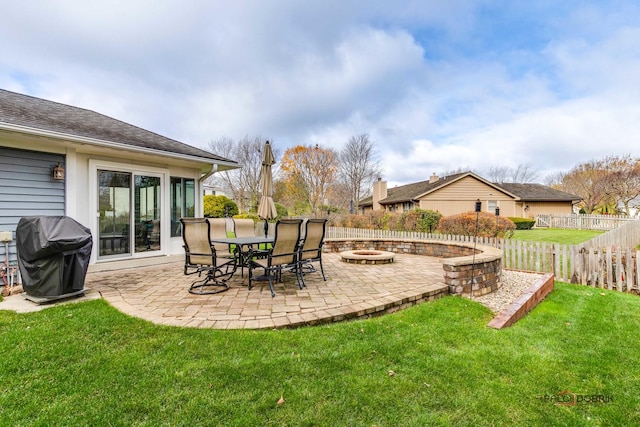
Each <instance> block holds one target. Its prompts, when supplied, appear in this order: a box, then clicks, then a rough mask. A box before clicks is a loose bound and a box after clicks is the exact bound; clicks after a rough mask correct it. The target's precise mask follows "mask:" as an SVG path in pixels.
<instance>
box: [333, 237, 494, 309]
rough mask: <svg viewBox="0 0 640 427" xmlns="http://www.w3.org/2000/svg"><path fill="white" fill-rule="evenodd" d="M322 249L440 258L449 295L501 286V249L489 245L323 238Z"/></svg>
mask: <svg viewBox="0 0 640 427" xmlns="http://www.w3.org/2000/svg"><path fill="white" fill-rule="evenodd" d="M474 246H475V248H474ZM324 250H325V251H329V252H344V251H353V250H378V251H387V252H394V253H400V254H402V253H406V254H414V255H424V256H432V257H436V258H441V262H442V266H443V267H442V268H443V270H444V282H445V284H446V285H447V286H449V293H451V294H469V293H472V295H473V296H481V295H485V294H488V293H489V292H493V291H495V290H497V289H498V288H499V287H500V276H501V275H502V251H500V250H499V249H496V248H492V247H490V246H484V245H471V244H469V243H461V242H443V241H441V240H396V239H358V240H355V239H354V240H352V239H349V240H342V239H326V240H325V242H324Z"/></svg>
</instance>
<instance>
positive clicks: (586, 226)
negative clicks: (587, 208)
mask: <svg viewBox="0 0 640 427" xmlns="http://www.w3.org/2000/svg"><path fill="white" fill-rule="evenodd" d="M631 221H638V219H637V218H629V217H628V216H623V215H576V214H573V215H536V227H538V228H570V229H577V230H613V229H614V228H618V227H620V226H621V225H623V224H626V223H628V222H631Z"/></svg>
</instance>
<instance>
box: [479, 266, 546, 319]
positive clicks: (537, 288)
mask: <svg viewBox="0 0 640 427" xmlns="http://www.w3.org/2000/svg"><path fill="white" fill-rule="evenodd" d="M554 283H555V276H554V275H553V273H546V274H543V275H542V277H541V278H540V279H538V280H537V281H536V282H535V283H534V284H533V285H531V286H530V287H529V288H527V290H525V291H524V292H523V293H522V295H520V297H519V298H518V299H517V300H515V301H514V302H512V303H511V304H510V305H509V306H508V307H507V308H505V309H504V310H502V311H501V312H500V313H498V315H497V316H496V317H494V318H493V319H492V320H491V321H490V322H489V323H488V324H487V326H488V327H490V328H494V329H502V328H506V327H507V326H511V325H513V324H514V323H516V322H517V321H518V320H520V319H522V318H523V317H524V316H525V315H526V314H527V313H528V312H530V311H531V310H533V308H534V307H535V306H537V305H538V304H539V303H540V302H541V301H542V300H544V299H545V297H546V296H547V295H549V293H550V292H551V291H552V290H553V288H554Z"/></svg>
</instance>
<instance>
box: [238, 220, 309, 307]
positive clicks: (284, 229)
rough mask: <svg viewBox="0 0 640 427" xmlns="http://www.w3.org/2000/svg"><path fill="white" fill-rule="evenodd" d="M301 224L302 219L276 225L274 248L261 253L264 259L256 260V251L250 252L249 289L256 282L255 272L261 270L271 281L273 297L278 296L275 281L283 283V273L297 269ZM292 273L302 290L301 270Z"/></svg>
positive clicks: (270, 286)
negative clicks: (289, 269) (274, 287)
mask: <svg viewBox="0 0 640 427" xmlns="http://www.w3.org/2000/svg"><path fill="white" fill-rule="evenodd" d="M301 223H302V220H300V219H281V220H280V221H278V222H277V223H276V230H275V237H274V241H273V246H272V247H271V248H270V249H269V250H268V251H266V252H265V251H260V253H261V254H264V255H265V256H264V258H260V257H258V258H256V257H254V256H253V253H254V251H253V250H252V251H249V258H248V267H249V289H251V287H252V282H253V280H254V279H253V274H254V270H255V269H258V268H260V269H263V270H264V276H265V279H266V280H268V281H269V289H270V290H271V296H272V297H275V296H276V293H275V291H274V290H273V281H274V280H276V281H281V280H282V271H283V270H284V269H287V268H291V267H295V266H296V264H297V262H298V254H299V251H298V245H299V242H300V224H301ZM292 271H293V272H294V273H295V275H296V281H297V283H298V287H299V288H300V289H302V281H301V279H300V269H299V268H293V269H292Z"/></svg>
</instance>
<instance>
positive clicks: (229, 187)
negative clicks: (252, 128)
mask: <svg viewBox="0 0 640 427" xmlns="http://www.w3.org/2000/svg"><path fill="white" fill-rule="evenodd" d="M265 141H266V140H265V139H264V138H262V137H260V136H256V137H249V136H245V137H244V138H243V139H241V140H239V141H233V140H232V139H231V138H225V137H223V138H219V139H217V140H215V141H211V142H210V143H209V149H210V150H211V151H212V152H214V153H216V154H217V155H219V156H222V157H226V158H228V159H233V160H235V161H237V162H238V163H239V164H240V165H241V166H242V168H240V169H234V170H230V171H223V172H220V173H217V174H214V175H213V176H211V178H209V182H210V183H211V184H213V185H219V186H221V187H223V188H224V189H225V190H226V191H228V192H230V193H231V195H232V197H233V199H234V200H235V202H236V203H237V204H238V208H239V209H240V212H249V211H253V210H255V209H257V205H258V200H259V191H260V167H261V165H262V148H263V147H264V143H265ZM272 142H273V141H272ZM275 152H276V150H275V149H274V155H275Z"/></svg>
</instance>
